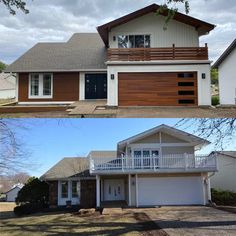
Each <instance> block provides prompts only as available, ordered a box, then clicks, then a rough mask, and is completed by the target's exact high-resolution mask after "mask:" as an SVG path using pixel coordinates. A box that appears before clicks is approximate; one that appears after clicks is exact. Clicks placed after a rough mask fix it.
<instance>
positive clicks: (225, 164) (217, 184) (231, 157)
mask: <svg viewBox="0 0 236 236" xmlns="http://www.w3.org/2000/svg"><path fill="white" fill-rule="evenodd" d="M212 154H214V155H216V158H217V164H218V170H219V171H218V172H217V173H215V175H214V176H212V177H211V187H212V188H218V189H222V190H228V191H233V192H235V193H236V151H222V152H213V153H212Z"/></svg>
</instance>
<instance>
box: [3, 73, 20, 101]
mask: <svg viewBox="0 0 236 236" xmlns="http://www.w3.org/2000/svg"><path fill="white" fill-rule="evenodd" d="M15 97H16V78H15V77H14V76H13V75H11V74H10V75H9V74H6V73H0V99H11V98H15Z"/></svg>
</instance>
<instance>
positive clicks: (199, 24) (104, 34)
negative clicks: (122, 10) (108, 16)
mask: <svg viewBox="0 0 236 236" xmlns="http://www.w3.org/2000/svg"><path fill="white" fill-rule="evenodd" d="M159 8H160V5H157V4H151V5H149V6H147V7H144V8H142V9H140V10H138V11H135V12H132V13H130V14H128V15H125V16H123V17H120V18H118V19H116V20H113V21H111V22H109V23H106V24H104V25H101V26H99V27H97V30H98V33H99V34H100V36H101V38H102V40H103V42H104V43H105V45H106V46H107V47H108V46H109V45H108V44H109V42H108V41H109V40H108V33H109V31H110V30H111V29H112V28H114V27H116V26H118V25H122V24H125V23H127V22H129V21H131V20H134V19H136V18H138V17H140V16H143V15H146V14H148V13H151V12H156V11H157V10H158V9H159ZM167 14H168V12H167V11H166V12H163V13H162V15H164V16H166V15H167ZM174 20H176V21H179V22H182V23H184V24H187V25H190V26H193V27H195V28H196V29H197V31H198V32H199V36H201V35H205V34H207V33H209V32H210V31H211V30H213V29H214V28H215V25H213V24H210V23H207V22H205V21H201V20H198V19H196V18H193V17H191V16H187V15H185V14H182V13H179V12H177V13H176V14H175V16H174Z"/></svg>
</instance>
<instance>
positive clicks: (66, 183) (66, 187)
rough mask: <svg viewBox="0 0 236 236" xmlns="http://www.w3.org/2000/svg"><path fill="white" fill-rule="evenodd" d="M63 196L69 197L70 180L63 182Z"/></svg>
mask: <svg viewBox="0 0 236 236" xmlns="http://www.w3.org/2000/svg"><path fill="white" fill-rule="evenodd" d="M61 197H62V198H68V182H67V181H64V182H61Z"/></svg>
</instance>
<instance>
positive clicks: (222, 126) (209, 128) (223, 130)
mask: <svg viewBox="0 0 236 236" xmlns="http://www.w3.org/2000/svg"><path fill="white" fill-rule="evenodd" d="M176 127H177V128H182V129H184V130H187V129H189V128H192V127H194V130H193V133H194V134H196V135H199V136H200V137H202V138H205V139H209V140H210V141H212V143H213V144H214V147H215V148H216V149H219V148H220V149H221V150H223V149H224V148H225V147H227V146H228V145H230V144H232V141H233V140H234V139H235V138H236V118H215V119H214V118H195V119H190V118H185V119H182V120H180V121H179V122H178V123H177V124H176Z"/></svg>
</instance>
